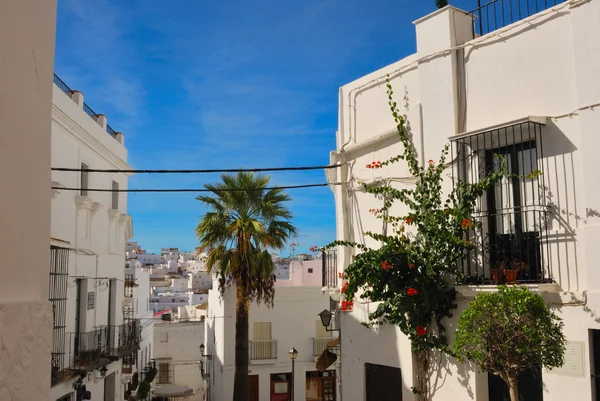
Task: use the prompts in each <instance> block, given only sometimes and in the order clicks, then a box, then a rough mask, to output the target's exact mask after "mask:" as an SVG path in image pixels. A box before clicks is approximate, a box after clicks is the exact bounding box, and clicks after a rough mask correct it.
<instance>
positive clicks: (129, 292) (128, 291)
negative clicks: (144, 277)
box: [125, 274, 135, 298]
mask: <svg viewBox="0 0 600 401" xmlns="http://www.w3.org/2000/svg"><path fill="white" fill-rule="evenodd" d="M134 288H135V277H134V275H133V274H126V275H125V298H133V289H134Z"/></svg>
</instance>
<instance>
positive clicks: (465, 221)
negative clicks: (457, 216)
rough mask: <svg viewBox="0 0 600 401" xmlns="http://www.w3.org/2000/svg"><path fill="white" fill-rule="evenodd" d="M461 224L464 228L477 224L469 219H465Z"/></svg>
mask: <svg viewBox="0 0 600 401" xmlns="http://www.w3.org/2000/svg"><path fill="white" fill-rule="evenodd" d="M461 225H462V228H473V227H474V226H475V224H474V223H473V222H472V221H471V220H469V219H463V221H462V223H461Z"/></svg>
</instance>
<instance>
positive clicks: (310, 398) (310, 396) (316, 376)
mask: <svg viewBox="0 0 600 401" xmlns="http://www.w3.org/2000/svg"><path fill="white" fill-rule="evenodd" d="M335 399H336V398H335V370H326V371H325V372H318V371H314V372H306V401H335Z"/></svg>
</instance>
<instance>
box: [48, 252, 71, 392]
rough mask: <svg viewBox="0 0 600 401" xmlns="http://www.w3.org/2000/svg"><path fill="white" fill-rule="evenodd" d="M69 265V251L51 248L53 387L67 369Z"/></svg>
mask: <svg viewBox="0 0 600 401" xmlns="http://www.w3.org/2000/svg"><path fill="white" fill-rule="evenodd" d="M68 264H69V250H68V249H66V248H58V247H54V246H53V247H51V248H50V283H49V284H50V285H49V286H50V291H49V295H50V302H51V303H52V375H51V380H52V385H54V384H56V383H58V382H59V381H60V380H61V378H62V374H63V371H64V368H65V366H64V364H65V337H66V334H65V328H66V315H67V286H68V278H69V266H68ZM65 397H66V396H65ZM66 399H67V400H68V399H69V398H66Z"/></svg>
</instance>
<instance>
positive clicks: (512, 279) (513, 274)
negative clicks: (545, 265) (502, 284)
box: [503, 258, 527, 284]
mask: <svg viewBox="0 0 600 401" xmlns="http://www.w3.org/2000/svg"><path fill="white" fill-rule="evenodd" d="M526 268H527V264H526V263H525V262H521V261H519V260H518V259H516V258H515V259H513V260H512V261H511V262H509V263H506V264H504V268H503V271H504V277H506V281H507V282H508V283H509V284H513V283H516V282H517V278H518V276H519V272H520V271H521V270H525V269H526Z"/></svg>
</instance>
